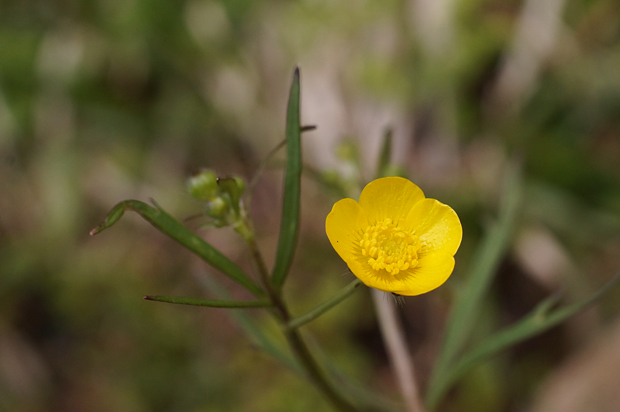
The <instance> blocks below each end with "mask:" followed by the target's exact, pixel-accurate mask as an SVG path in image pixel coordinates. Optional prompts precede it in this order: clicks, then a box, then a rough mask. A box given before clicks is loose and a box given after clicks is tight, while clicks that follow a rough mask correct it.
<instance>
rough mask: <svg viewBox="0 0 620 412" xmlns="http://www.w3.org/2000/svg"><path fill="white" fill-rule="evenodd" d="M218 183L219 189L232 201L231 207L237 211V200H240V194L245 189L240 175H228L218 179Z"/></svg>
mask: <svg viewBox="0 0 620 412" xmlns="http://www.w3.org/2000/svg"><path fill="white" fill-rule="evenodd" d="M218 184H219V185H220V191H221V192H222V193H226V194H228V196H229V197H230V200H231V202H232V207H233V208H234V209H235V211H237V212H239V202H240V201H241V195H242V194H243V191H244V190H245V182H244V181H243V179H241V178H240V177H229V178H226V179H220V180H219V182H218Z"/></svg>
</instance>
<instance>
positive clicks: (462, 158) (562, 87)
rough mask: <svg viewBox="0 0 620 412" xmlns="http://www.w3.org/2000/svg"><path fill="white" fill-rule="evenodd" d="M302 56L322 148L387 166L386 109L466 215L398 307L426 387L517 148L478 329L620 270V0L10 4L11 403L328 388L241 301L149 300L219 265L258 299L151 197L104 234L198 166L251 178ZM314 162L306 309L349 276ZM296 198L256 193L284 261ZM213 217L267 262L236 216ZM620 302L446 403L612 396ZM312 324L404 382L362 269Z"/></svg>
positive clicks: (331, 351) (480, 371)
mask: <svg viewBox="0 0 620 412" xmlns="http://www.w3.org/2000/svg"><path fill="white" fill-rule="evenodd" d="M296 64H299V65H300V67H301V69H302V118H303V122H304V124H316V125H317V126H318V130H316V131H314V132H311V133H307V134H304V138H303V139H304V141H303V143H304V156H305V160H306V162H307V163H308V164H309V165H311V166H312V167H314V168H316V169H317V170H322V171H326V170H335V171H338V172H339V173H341V174H343V175H347V173H350V169H349V168H347V167H346V165H345V164H344V163H343V162H342V161H340V160H339V159H338V158H337V157H336V155H335V153H336V147H337V145H338V143H339V142H340V141H342V140H343V139H349V140H350V141H351V140H352V141H354V142H356V144H359V147H360V152H361V154H362V164H363V165H365V166H364V167H365V170H364V172H365V178H366V179H367V180H370V179H371V178H372V176H373V173H374V165H375V164H376V157H377V152H378V149H379V146H380V142H381V136H382V134H383V132H384V130H385V129H386V127H392V128H393V131H394V139H395V142H394V145H395V150H394V160H395V162H396V163H398V164H399V165H401V166H402V167H403V168H404V169H405V170H406V171H407V173H408V174H409V176H410V177H411V178H412V180H413V181H414V182H416V183H417V184H418V185H419V186H421V187H422V188H423V190H424V191H425V193H426V194H427V196H429V197H433V198H438V199H440V200H441V201H442V202H445V203H447V204H450V205H451V206H452V207H453V208H454V209H455V210H456V211H457V213H458V214H459V216H460V217H461V220H462V222H463V227H464V234H465V235H464V241H463V245H462V246H461V250H460V251H459V253H458V254H457V256H456V259H457V266H456V270H455V273H454V274H453V276H452V278H451V279H450V281H449V282H448V283H447V285H446V286H444V287H442V288H440V289H438V290H437V291H434V292H432V293H430V294H428V295H424V296H420V297H416V298H408V299H407V300H406V304H405V305H404V306H403V308H402V310H401V313H402V320H403V322H404V324H405V327H406V329H407V333H408V339H409V343H410V347H411V350H412V352H413V354H414V357H415V359H416V368H417V373H418V377H419V379H420V381H421V383H422V386H423V387H424V385H425V384H426V382H427V381H428V378H429V374H430V371H431V368H432V365H433V361H434V359H435V358H434V357H435V354H436V353H437V350H438V345H439V342H440V340H441V336H442V330H443V324H444V321H445V317H446V313H447V311H448V310H449V307H450V304H451V302H452V301H453V299H454V295H455V293H458V292H459V290H460V285H462V283H463V282H464V276H465V273H466V270H467V266H468V263H469V261H470V260H471V255H472V252H473V250H474V247H475V245H476V243H477V241H478V240H479V238H480V235H481V234H482V233H483V231H484V227H485V225H486V224H487V223H488V221H489V219H492V218H493V216H494V215H495V212H496V209H497V204H498V201H499V194H500V193H501V188H502V176H503V171H504V169H505V166H506V164H507V160H508V159H509V158H511V157H517V158H518V159H520V161H522V163H523V169H524V171H525V182H526V192H525V193H526V194H525V201H524V205H523V208H522V211H521V214H522V216H521V219H520V220H519V227H518V230H517V232H516V234H515V239H514V242H513V246H512V247H511V250H510V253H509V254H508V256H506V258H505V259H504V261H503V263H502V266H501V270H500V271H499V273H498V276H497V278H496V281H495V282H494V284H493V288H492V291H491V292H492V293H491V294H490V296H489V298H488V301H487V302H485V308H486V310H485V312H484V314H483V316H482V319H481V320H480V324H479V328H478V329H479V330H478V332H477V333H480V334H481V335H483V334H485V333H486V332H487V331H488V330H490V329H495V328H497V327H499V326H502V325H507V324H509V323H511V322H513V321H515V320H516V319H518V318H519V317H520V316H522V315H524V314H525V313H527V311H528V310H530V309H531V308H532V307H534V306H535V305H536V303H537V302H538V301H540V300H541V299H543V298H544V297H546V296H548V295H550V294H552V293H555V292H557V291H558V290H561V291H562V293H563V296H564V298H565V300H566V301H573V300H576V299H579V298H583V297H585V296H587V295H588V294H589V293H591V292H592V291H593V290H594V289H595V288H596V287H597V286H598V285H600V284H601V283H602V282H603V281H604V280H606V279H608V278H609V277H611V276H612V275H613V274H614V273H615V272H616V271H617V270H618V268H619V267H620V3H618V2H617V1H616V0H526V1H516V0H460V1H450V0H409V1H377V0H365V1H343V2H330V1H321V0H307V1H292V2H287V1H277V0H269V1H262V2H253V1H249V0H231V1H216V0H190V1H169V0H90V1H86V0H82V1H80V0H54V1H43V0H39V1H36V0H29V1H20V0H5V1H3V2H2V3H0V410H2V411H18V412H26V411H27V412H36V411H63V412H71V411H85V410H88V411H91V412H97V411H132V412H135V411H183V412H191V411H282V412H285V411H287V412H288V411H318V410H328V406H327V404H326V403H325V402H324V400H323V399H322V398H321V397H320V395H319V394H318V393H317V392H316V391H315V390H314V389H313V388H312V387H310V386H309V385H308V384H307V383H305V382H304V381H303V380H302V379H300V378H298V377H297V376H296V375H295V374H294V373H293V372H291V371H289V370H288V369H286V367H284V366H281V365H279V364H278V363H277V362H276V361H275V360H273V359H271V358H269V357H268V356H266V355H264V354H262V353H260V352H257V351H256V350H255V348H254V347H253V346H252V344H251V343H250V341H249V340H248V339H247V338H246V337H245V336H244V335H243V333H242V332H241V330H240V329H239V328H238V327H237V326H236V324H235V322H234V321H233V320H232V319H231V318H230V317H229V314H228V313H227V312H226V311H225V310H223V309H207V308H194V307H182V306H176V305H166V304H161V303H154V302H146V301H143V300H142V299H141V298H142V296H143V295H145V294H162V295H176V296H191V297H208V296H210V295H209V293H208V292H207V290H206V288H205V286H204V285H205V281H206V280H208V279H210V278H216V279H218V280H222V281H223V283H224V284H225V285H227V286H228V287H229V289H230V290H231V293H233V294H234V295H235V296H236V297H238V298H246V297H247V296H246V295H245V294H244V292H243V291H242V290H239V289H238V288H236V287H235V286H234V285H231V284H229V283H227V282H224V279H222V278H223V276H220V275H219V274H217V273H215V272H214V271H213V270H211V269H210V268H208V267H205V266H204V264H203V263H202V262H200V261H198V259H196V258H195V257H193V256H191V255H190V254H189V253H188V252H186V251H185V250H183V249H182V248H181V247H180V246H178V245H176V244H174V243H173V242H172V241H170V240H168V239H166V238H165V237H164V236H163V235H162V234H160V233H159V232H157V231H156V230H155V229H153V228H152V227H151V226H149V225H148V224H147V223H146V222H144V221H142V220H141V219H140V218H139V217H137V216H135V215H128V216H127V217H126V218H124V219H123V220H122V221H121V222H120V223H119V224H117V225H116V226H115V227H114V228H113V229H112V230H108V231H106V232H105V233H103V234H101V235H99V236H97V237H95V238H91V237H89V236H88V232H89V230H90V229H92V228H93V227H95V226H96V225H97V224H98V223H99V222H100V221H101V220H102V219H103V217H104V216H105V213H106V212H107V211H108V210H109V209H110V208H111V207H112V206H113V205H114V204H115V203H117V202H118V201H120V200H124V199H128V198H135V199H140V200H144V201H148V199H149V198H151V197H152V198H154V199H156V200H157V201H158V203H159V204H161V205H162V206H163V207H164V208H165V209H166V210H167V211H168V212H170V213H171V214H173V215H174V216H176V217H178V218H180V219H183V218H185V217H188V216H191V215H193V214H195V213H197V212H200V207H201V205H200V204H199V203H198V202H196V201H194V200H192V198H191V197H190V196H189V195H188V194H187V193H186V191H185V186H184V184H185V179H186V178H187V177H188V176H189V175H190V174H191V173H193V172H195V171H197V170H199V169H200V168H201V167H208V168H211V169H213V170H215V171H216V172H217V173H219V174H220V175H222V176H226V175H231V174H236V175H240V176H243V177H245V178H248V179H249V178H251V176H252V173H253V172H254V171H255V170H256V168H257V166H258V164H259V162H260V161H261V159H262V158H263V157H264V156H265V155H266V154H267V153H268V152H269V150H270V149H271V148H272V147H273V146H274V145H275V144H277V142H278V141H279V140H281V139H282V138H283V131H284V115H285V107H286V97H287V92H288V87H289V84H290V78H291V74H292V70H293V68H294V66H295V65H296ZM303 184H304V186H303V194H302V196H303V198H302V219H303V220H302V231H301V241H300V247H299V249H298V252H297V255H296V260H295V263H294V267H293V272H292V274H291V276H290V283H289V284H288V285H287V288H286V294H287V297H288V298H289V300H290V301H291V302H294V304H293V310H294V311H295V312H296V313H302V312H303V311H305V310H308V309H310V308H311V307H313V305H315V304H317V303H319V302H320V301H322V300H324V299H325V298H327V297H328V296H330V295H331V294H333V293H335V291H337V290H338V289H339V288H340V287H342V286H344V285H345V284H346V283H347V282H348V281H349V280H350V278H349V277H348V276H347V275H345V274H344V273H345V270H346V268H345V266H344V264H343V263H342V262H341V261H340V260H339V258H338V256H337V255H336V254H335V252H334V251H333V250H331V248H330V247H329V243H328V241H327V238H326V236H325V234H324V230H323V225H324V219H325V216H326V215H327V213H328V212H329V210H330V209H331V206H332V204H333V202H334V201H335V200H336V199H335V198H333V197H332V196H331V195H330V193H329V192H328V191H326V190H325V189H324V188H322V187H321V186H320V185H319V184H317V183H316V182H315V181H313V180H311V179H304V181H303ZM280 195H281V171H279V170H277V169H273V170H270V171H269V172H267V173H266V174H265V175H264V176H263V177H262V178H261V180H260V181H259V185H258V187H257V189H256V192H255V196H254V201H253V204H252V206H253V216H254V218H255V222H256V225H257V228H258V233H259V237H260V243H261V247H262V250H263V252H264V254H265V255H266V256H267V259H268V260H270V261H272V260H273V256H274V253H275V252H274V251H275V246H276V243H277V233H278V222H279V216H278V214H279V209H280V200H279V199H280ZM187 224H188V226H190V227H192V228H194V229H197V230H199V225H198V224H197V223H195V222H192V221H191V220H190V221H188V223H187ZM201 233H202V234H204V236H205V237H206V238H207V239H208V240H209V241H210V242H212V243H213V244H215V245H216V246H217V247H218V248H220V250H222V251H223V252H224V253H226V254H227V255H228V256H230V257H231V258H233V259H234V260H235V261H237V262H239V263H240V264H242V265H244V267H245V268H247V269H248V270H249V269H250V268H249V267H248V263H247V262H248V255H247V252H246V250H245V249H244V247H243V245H242V244H241V241H240V240H239V239H237V238H236V237H235V234H234V233H233V232H231V231H229V230H227V229H221V230H215V229H210V230H202V231H201ZM619 298H620V292H619V291H617V290H616V291H615V292H614V293H612V294H610V295H608V296H607V297H606V298H605V299H604V300H603V301H602V302H601V304H600V305H599V306H598V307H597V308H595V309H593V310H589V311H588V312H586V313H583V314H582V315H579V316H578V317H576V318H574V319H572V320H571V321H569V322H568V323H566V324H564V325H562V326H561V327H557V328H555V329H553V330H552V331H550V332H547V333H545V334H544V335H542V336H540V337H538V338H535V339H533V340H530V341H528V342H526V343H524V344H521V345H519V346H517V347H516V348H514V349H513V350H511V351H510V352H509V353H506V354H504V355H503V356H501V357H498V358H496V359H494V360H493V361H491V362H488V363H486V364H485V365H483V366H481V367H479V368H477V369H476V370H475V371H474V372H472V373H471V374H469V375H468V377H467V379H466V380H465V381H464V382H462V383H461V384H460V385H459V386H458V387H457V388H456V389H455V390H454V391H452V392H451V393H450V395H449V397H448V398H447V399H446V400H445V402H444V403H443V404H442V405H441V408H440V410H442V411H476V412H485V411H525V410H532V411H541V412H542V411H545V412H548V411H563V412H567V411H584V410H589V411H590V410H591V411H594V410H596V411H617V407H618V406H617V405H620V394H619V393H618V392H617V390H616V388H618V387H620V374H618V372H617V371H618V370H620V317H619V316H618V314H619V313H620V304H619V303H618V301H619ZM249 313H250V314H251V315H252V316H254V317H255V318H256V319H257V321H259V322H260V323H261V324H264V327H266V328H268V329H270V330H272V329H273V330H274V333H275V329H274V325H272V324H271V323H269V321H268V320H267V319H263V316H262V312H260V311H259V310H254V311H251V312H249ZM307 330H308V331H309V332H310V333H311V334H312V335H313V337H314V339H316V341H317V342H318V343H320V344H321V345H322V346H323V348H324V350H325V352H326V354H327V357H328V359H329V360H330V364H332V366H334V367H335V368H337V369H340V370H342V371H343V372H344V373H345V374H347V375H349V376H351V377H352V378H353V379H354V380H355V381H356V382H358V383H360V384H362V385H364V386H369V387H373V388H374V389H375V390H376V391H377V392H380V393H383V394H384V395H385V396H387V397H391V398H393V399H395V400H396V399H398V391H397V385H396V383H395V382H394V378H393V377H392V375H391V373H390V371H389V367H388V364H387V360H386V355H385V351H384V349H383V346H382V343H381V337H380V335H379V333H378V329H377V326H376V321H375V317H374V314H373V310H372V303H371V300H370V298H369V294H368V291H367V290H363V291H359V292H357V293H356V294H355V295H354V297H352V298H351V299H349V300H347V301H346V302H345V303H343V304H341V305H340V306H339V307H337V308H336V309H334V310H333V311H332V312H330V313H329V314H327V315H325V316H323V317H322V318H321V319H319V320H317V321H315V322H314V323H312V324H311V325H310V326H308V327H307ZM576 388H577V389H576Z"/></svg>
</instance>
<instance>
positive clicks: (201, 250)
mask: <svg viewBox="0 0 620 412" xmlns="http://www.w3.org/2000/svg"><path fill="white" fill-rule="evenodd" d="M155 206H156V207H152V206H149V205H147V204H146V203H144V202H141V201H139V200H125V201H124V202H121V203H119V204H117V205H116V206H114V208H112V210H111V211H110V213H109V214H108V217H107V218H106V219H105V221H104V222H103V223H101V224H100V225H99V226H98V227H96V228H95V229H93V230H92V231H91V232H90V234H91V235H96V234H97V233H99V232H101V231H103V230H104V229H107V228H109V227H110V226H112V225H113V224H114V223H116V222H117V221H118V220H119V219H120V218H121V216H123V213H125V211H126V210H130V211H133V212H136V213H138V214H140V216H142V217H143V218H144V219H145V220H146V221H148V222H149V223H150V224H152V225H153V226H155V227H156V228H157V229H159V230H160V231H161V232H163V233H165V234H166V235H168V236H169V237H171V238H172V239H174V240H176V241H177V242H179V243H180V244H182V245H183V246H185V247H186V248H187V249H189V250H191V251H192V252H194V253H195V254H197V255H198V256H200V257H201V258H202V259H203V260H204V261H205V262H207V263H209V264H210V265H212V266H213V267H215V268H217V269H219V270H221V271H222V272H223V273H224V274H226V275H228V276H229V277H230V278H231V279H233V280H235V281H236V282H238V283H239V284H241V285H242V286H244V287H245V288H247V289H248V290H249V291H250V292H252V293H254V295H256V296H260V297H262V296H263V295H264V293H263V291H262V290H261V288H260V287H259V286H258V285H257V284H256V283H254V282H253V281H252V280H251V279H250V278H249V277H248V276H247V275H246V274H245V272H244V271H243V270H242V269H241V268H240V267H239V266H237V265H236V264H235V263H233V262H232V261H231V260H229V259H228V258H227V257H226V256H224V255H223V254H221V253H220V252H219V251H218V250H217V249H215V248H214V247H213V246H211V245H210V244H209V243H207V242H206V241H204V240H203V239H201V238H200V237H198V236H197V235H196V234H194V233H193V232H192V231H191V230H189V229H188V228H186V227H185V226H183V224H182V223H181V222H179V221H178V220H176V219H175V218H173V217H172V216H170V215H169V214H168V213H166V212H165V211H164V210H163V209H162V208H161V207H159V206H158V205H155Z"/></svg>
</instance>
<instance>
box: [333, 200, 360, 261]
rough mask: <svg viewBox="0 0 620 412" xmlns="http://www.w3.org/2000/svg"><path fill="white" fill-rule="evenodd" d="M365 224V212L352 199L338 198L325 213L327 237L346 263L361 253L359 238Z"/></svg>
mask: <svg viewBox="0 0 620 412" xmlns="http://www.w3.org/2000/svg"><path fill="white" fill-rule="evenodd" d="M367 226H368V219H367V218H366V214H365V213H364V211H363V210H362V208H361V207H360V205H359V204H358V203H357V202H356V201H355V200H353V199H342V200H339V201H338V202H336V204H335V205H334V207H333V208H332V211H331V212H330V213H329V215H327V219H326V220H325V232H327V237H328V238H329V241H330V243H331V244H332V247H333V248H334V249H335V250H336V252H337V253H338V254H339V255H340V257H341V258H342V260H344V261H345V262H347V264H349V262H351V261H352V260H354V259H355V258H356V257H357V256H359V255H360V254H361V253H360V246H359V240H360V239H361V236H362V234H363V232H362V231H363V230H364V229H365V228H366V227H367Z"/></svg>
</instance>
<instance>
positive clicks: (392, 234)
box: [360, 218, 420, 275]
mask: <svg viewBox="0 0 620 412" xmlns="http://www.w3.org/2000/svg"><path fill="white" fill-rule="evenodd" d="M360 247H361V248H362V255H363V256H368V264H369V265H370V266H371V267H372V268H373V269H374V270H381V269H385V270H386V271H387V272H388V273H389V274H391V275H398V272H400V271H402V270H407V269H410V268H414V267H416V266H417V264H418V252H419V251H420V238H418V237H417V236H416V235H414V234H412V233H410V232H406V231H404V230H402V229H401V228H399V227H398V225H397V224H395V223H394V222H392V219H390V218H387V219H385V220H383V221H381V222H377V223H375V224H374V225H370V226H368V227H367V228H366V230H364V236H363V237H362V240H360Z"/></svg>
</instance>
